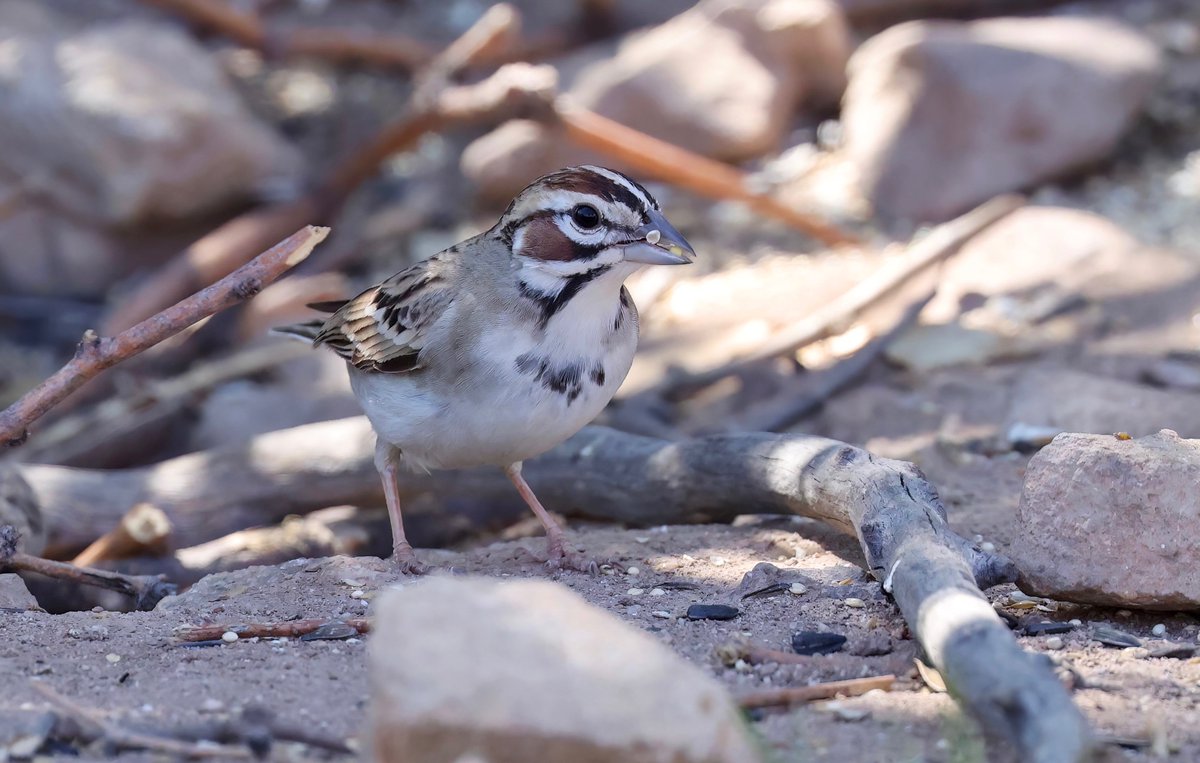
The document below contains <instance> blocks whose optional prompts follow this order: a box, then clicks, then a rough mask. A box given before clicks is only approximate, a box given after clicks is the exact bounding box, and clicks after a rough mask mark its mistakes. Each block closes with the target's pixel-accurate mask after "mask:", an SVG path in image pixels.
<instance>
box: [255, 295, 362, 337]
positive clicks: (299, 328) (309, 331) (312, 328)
mask: <svg viewBox="0 0 1200 763" xmlns="http://www.w3.org/2000/svg"><path fill="white" fill-rule="evenodd" d="M347 301H348V300H344V299H339V300H334V301H332V302H313V303H311V304H309V305H308V307H310V308H312V309H313V310H319V311H321V312H323V313H336V312H337V311H338V310H341V309H342V306H343V305H345V304H346V302H347ZM324 328H325V321H324V320H322V319H320V318H317V319H314V320H311V321H305V322H304V323H293V324H291V325H289V326H276V327H275V328H273V329H271V333H272V334H279V335H280V336H286V337H291V338H293V339H303V340H305V341H308V342H316V341H317V335H319V334H320V333H321V331H322V330H323V329H324Z"/></svg>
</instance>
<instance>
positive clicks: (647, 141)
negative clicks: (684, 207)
mask: <svg viewBox="0 0 1200 763" xmlns="http://www.w3.org/2000/svg"><path fill="white" fill-rule="evenodd" d="M555 116H556V117H557V119H558V120H559V121H560V122H561V123H562V125H563V127H564V129H565V131H566V136H567V138H568V139H570V140H571V141H572V142H573V143H576V144H577V145H579V146H581V147H583V148H588V149H591V150H593V151H598V152H600V153H603V154H605V155H606V156H611V157H613V158H616V159H618V160H620V161H621V162H623V163H625V164H628V165H629V166H631V167H634V168H636V169H637V170H639V171H640V172H644V173H646V174H647V175H650V176H652V177H656V178H659V179H661V180H664V181H667V182H669V183H672V184H674V185H678V186H679V187H681V188H686V189H688V190H690V191H694V192H695V193H698V194H700V195H702V196H707V197H709V198H711V199H734V200H737V201H743V202H745V203H746V204H748V205H749V206H750V208H751V209H753V210H754V211H756V212H758V213H759V214H761V215H763V216H765V217H771V218H774V219H776V220H780V221H782V222H784V223H787V224H788V225H790V226H792V227H793V228H795V229H796V230H799V231H802V232H803V233H805V234H807V235H809V236H811V237H813V238H815V239H816V240H818V241H820V242H821V243H823V244H826V245H828V246H845V245H850V244H858V243H860V242H859V239H858V237H857V236H855V235H853V234H852V233H849V232H848V231H844V230H841V229H840V228H838V227H837V226H836V225H833V224H832V223H830V222H828V221H825V220H822V219H821V218H819V217H817V216H815V215H811V214H808V213H805V212H801V211H800V210H798V209H795V208H793V207H790V206H788V205H787V204H784V203H783V202H781V201H779V200H778V199H776V198H775V197H774V196H771V195H769V194H766V193H762V192H759V191H756V190H754V189H753V188H751V185H750V184H749V183H748V182H747V178H746V173H744V172H742V171H741V170H740V169H738V168H736V167H732V166H730V165H728V164H725V163H723V162H718V161H716V160H714V159H709V158H708V157H706V156H701V155H700V154H697V153H694V152H692V151H688V150H687V149H684V148H680V147H679V146H676V145H674V144H671V143H668V142H666V141H664V140H659V139H658V138H655V137H653V136H650V135H647V134H645V133H643V132H640V131H638V130H635V129H633V128H632V127H627V126H625V125H623V124H620V123H619V122H614V121H613V120H611V119H609V118H607V117H604V116H601V115H599V114H597V113H595V112H593V111H589V110H587V109H584V108H582V107H580V106H576V105H573V104H570V103H569V102H567V101H566V100H565V99H562V98H560V99H559V101H558V103H556V104H555Z"/></svg>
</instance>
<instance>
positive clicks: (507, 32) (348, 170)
mask: <svg viewBox="0 0 1200 763" xmlns="http://www.w3.org/2000/svg"><path fill="white" fill-rule="evenodd" d="M205 5H207V3H205ZM498 8H499V10H497V6H494V7H493V8H492V9H490V10H489V12H488V13H485V14H484V16H483V17H482V18H480V20H479V21H478V22H476V24H475V25H474V26H472V27H471V28H470V29H468V30H467V31H466V32H465V33H464V34H463V36H462V37H461V38H459V41H456V42H455V43H452V44H451V45H450V46H449V47H447V48H446V50H445V51H444V52H443V53H442V54H440V55H439V56H437V57H436V58H435V59H434V60H433V61H431V62H430V63H429V65H428V67H427V71H428V72H429V74H428V75H426V74H425V73H424V72H423V73H422V74H420V75H418V77H417V80H418V82H417V85H416V87H415V90H414V99H413V101H412V102H410V104H409V105H408V106H407V107H406V108H405V111H404V114H403V115H402V116H401V117H400V118H398V119H397V120H396V121H394V122H392V123H391V124H389V125H387V126H385V127H384V128H383V130H381V132H380V133H379V134H378V135H377V136H376V137H375V138H374V139H373V140H371V141H368V142H367V145H366V146H365V147H364V148H362V149H359V150H356V151H355V152H354V153H353V154H352V155H351V156H349V157H347V158H346V159H345V160H344V161H342V162H341V163H339V164H337V165H336V166H335V167H334V169H333V170H332V171H331V172H330V174H329V176H328V177H327V178H326V179H325V180H324V181H323V182H321V183H320V184H318V186H317V187H316V189H315V190H314V191H313V192H311V193H309V194H308V195H306V196H304V197H302V198H300V199H298V200H296V201H293V202H290V203H287V204H280V205H276V206H270V207H266V208H263V209H258V210H254V211H251V212H248V213H246V214H245V215H242V216H240V217H237V218H235V219H233V220H231V221H229V222H227V223H225V224H224V225H222V226H221V227H219V228H217V229H216V230H214V231H212V232H211V233H209V234H207V235H205V236H204V237H203V238H201V239H200V240H199V241H197V242H196V243H194V244H192V245H191V246H190V247H188V248H187V249H186V250H185V251H184V252H183V253H182V254H181V255H180V256H178V257H176V258H175V259H173V260H172V261H171V262H169V263H167V264H166V265H165V266H163V267H162V268H161V269H160V270H159V271H158V272H157V273H155V274H154V275H152V276H151V277H150V278H148V279H147V280H146V281H145V282H144V283H142V284H141V285H140V286H139V287H138V288H137V289H136V290H134V291H133V293H132V294H130V295H129V296H128V297H127V298H126V299H125V300H124V302H123V303H122V304H121V305H120V306H118V307H117V308H116V309H115V310H114V311H113V313H112V315H110V316H109V317H108V319H107V320H106V321H105V331H106V332H109V333H113V332H115V331H120V330H123V329H124V328H126V327H127V326H129V325H132V324H133V323H134V322H136V321H139V320H141V319H142V318H144V317H145V316H147V315H151V314H153V313H154V312H155V311H157V310H161V309H162V308H163V307H165V306H166V305H169V304H171V303H172V302H174V301H175V300H177V299H179V298H180V297H182V296H183V295H185V294H187V293H188V292H189V291H190V290H192V289H195V288H197V286H198V285H200V284H205V283H209V282H211V281H213V280H215V279H217V278H220V277H222V276H224V275H225V274H226V273H229V272H230V271H232V270H233V269H234V268H236V267H238V266H239V265H241V264H242V263H243V262H245V261H246V260H247V259H248V258H249V257H250V256H251V255H252V254H253V253H254V252H256V251H258V250H259V249H261V248H262V246H263V241H264V240H267V241H271V240H274V239H275V238H277V237H278V236H281V235H283V234H284V233H286V232H287V231H289V230H294V229H295V228H296V227H297V226H299V225H304V224H307V223H311V222H313V221H315V220H318V219H322V218H323V219H329V218H331V217H333V216H334V215H335V214H336V213H337V211H338V210H339V209H341V207H342V205H343V203H344V202H345V200H346V198H347V197H348V196H349V195H350V194H351V193H352V192H353V191H354V190H355V189H356V188H357V187H358V186H359V185H360V184H361V183H363V182H364V181H366V180H367V179H368V178H370V177H371V176H372V175H374V174H375V172H376V171H377V170H378V169H379V166H380V165H381V164H382V163H383V162H384V161H385V160H387V158H388V157H389V156H391V155H392V154H394V153H397V152H399V151H403V150H405V149H407V148H409V147H411V146H412V145H413V144H414V143H416V141H417V140H418V139H419V138H420V137H421V136H422V135H424V134H426V133H427V132H430V131H433V130H438V129H444V128H445V127H448V126H450V125H452V124H456V121H455V120H456V119H458V118H463V119H477V118H482V117H484V116H489V114H487V113H486V112H483V113H480V112H478V111H477V112H471V113H469V114H465V115H464V114H454V115H445V114H441V113H439V112H438V110H437V109H436V108H435V107H426V106H420V105H415V103H416V94H417V93H420V94H421V98H422V100H423V102H424V101H428V100H430V99H431V98H432V96H431V95H430V93H431V92H433V90H434V88H432V87H429V86H424V85H423V84H422V83H424V82H427V81H433V80H436V81H437V82H445V81H447V79H448V77H449V75H450V74H452V73H453V72H456V71H459V70H461V69H462V68H464V67H466V66H470V65H472V64H474V63H475V62H476V60H475V58H474V57H475V56H479V57H482V56H489V55H493V54H494V53H495V50H496V48H497V47H498V46H500V45H502V44H503V41H504V40H509V39H511V38H512V37H513V29H512V28H513V26H514V25H516V24H517V23H518V20H517V16H516V14H515V12H513V11H512V9H511V8H509V7H508V6H503V5H501V6H498ZM462 40H466V41H467V42H461V41H462ZM479 88H480V89H481V90H482V91H483V92H484V93H485V94H490V92H491V91H490V90H489V83H488V82H486V81H485V82H484V83H480V85H479ZM434 100H436V99H434ZM505 105H506V104H505V103H501V104H499V105H498V106H497V108H500V107H503V106H505ZM435 106H436V104H435Z"/></svg>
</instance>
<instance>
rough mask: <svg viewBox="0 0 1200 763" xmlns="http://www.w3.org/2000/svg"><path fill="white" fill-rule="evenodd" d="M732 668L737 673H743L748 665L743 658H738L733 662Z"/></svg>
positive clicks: (747, 668)
mask: <svg viewBox="0 0 1200 763" xmlns="http://www.w3.org/2000/svg"><path fill="white" fill-rule="evenodd" d="M733 669H734V670H736V671H738V672H739V673H745V672H746V671H747V670H749V669H750V665H749V664H748V663H747V662H746V661H745V660H738V661H737V662H735V663H733Z"/></svg>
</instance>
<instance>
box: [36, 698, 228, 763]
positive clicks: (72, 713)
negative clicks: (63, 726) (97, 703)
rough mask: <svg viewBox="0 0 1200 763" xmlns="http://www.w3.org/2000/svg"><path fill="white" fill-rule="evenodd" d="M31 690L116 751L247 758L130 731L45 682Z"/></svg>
mask: <svg viewBox="0 0 1200 763" xmlns="http://www.w3.org/2000/svg"><path fill="white" fill-rule="evenodd" d="M30 685H31V686H33V688H34V690H35V691H36V692H37V693H38V694H41V695H42V696H43V697H45V698H46V699H47V700H48V701H49V702H50V703H51V704H53V705H54V706H55V707H57V708H58V710H59V712H60V713H62V714H63V715H65V716H66V717H68V718H70V719H71V720H72V721H74V722H75V723H77V724H78V725H79V726H80V727H82V728H83V729H84V730H86V731H88V732H90V734H89V736H90V738H91V739H97V738H99V739H103V740H104V741H105V742H106V743H108V744H110V745H112V746H113V747H115V748H116V749H117V750H148V751H151V752H161V753H165V754H167V755H174V756H178V757H184V758H238V759H242V758H249V757H250V751H249V750H247V749H245V748H243V747H233V746H231V745H221V744H215V743H212V742H207V743H204V744H200V743H197V742H184V741H181V740H179V739H170V738H166V737H160V736H155V735H152V734H144V733H141V732H137V731H131V730H129V729H127V728H125V727H124V726H121V725H120V724H117V723H114V722H113V721H110V720H109V719H107V718H105V717H104V715H103V713H101V712H100V711H98V710H93V709H92V708H90V707H84V706H83V705H81V704H79V703H78V702H76V701H74V700H71V699H67V698H66V697H64V696H63V695H61V694H59V693H58V692H56V691H55V690H54V689H52V688H50V686H49V685H47V684H46V683H45V682H44V681H33V682H31V684H30Z"/></svg>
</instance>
